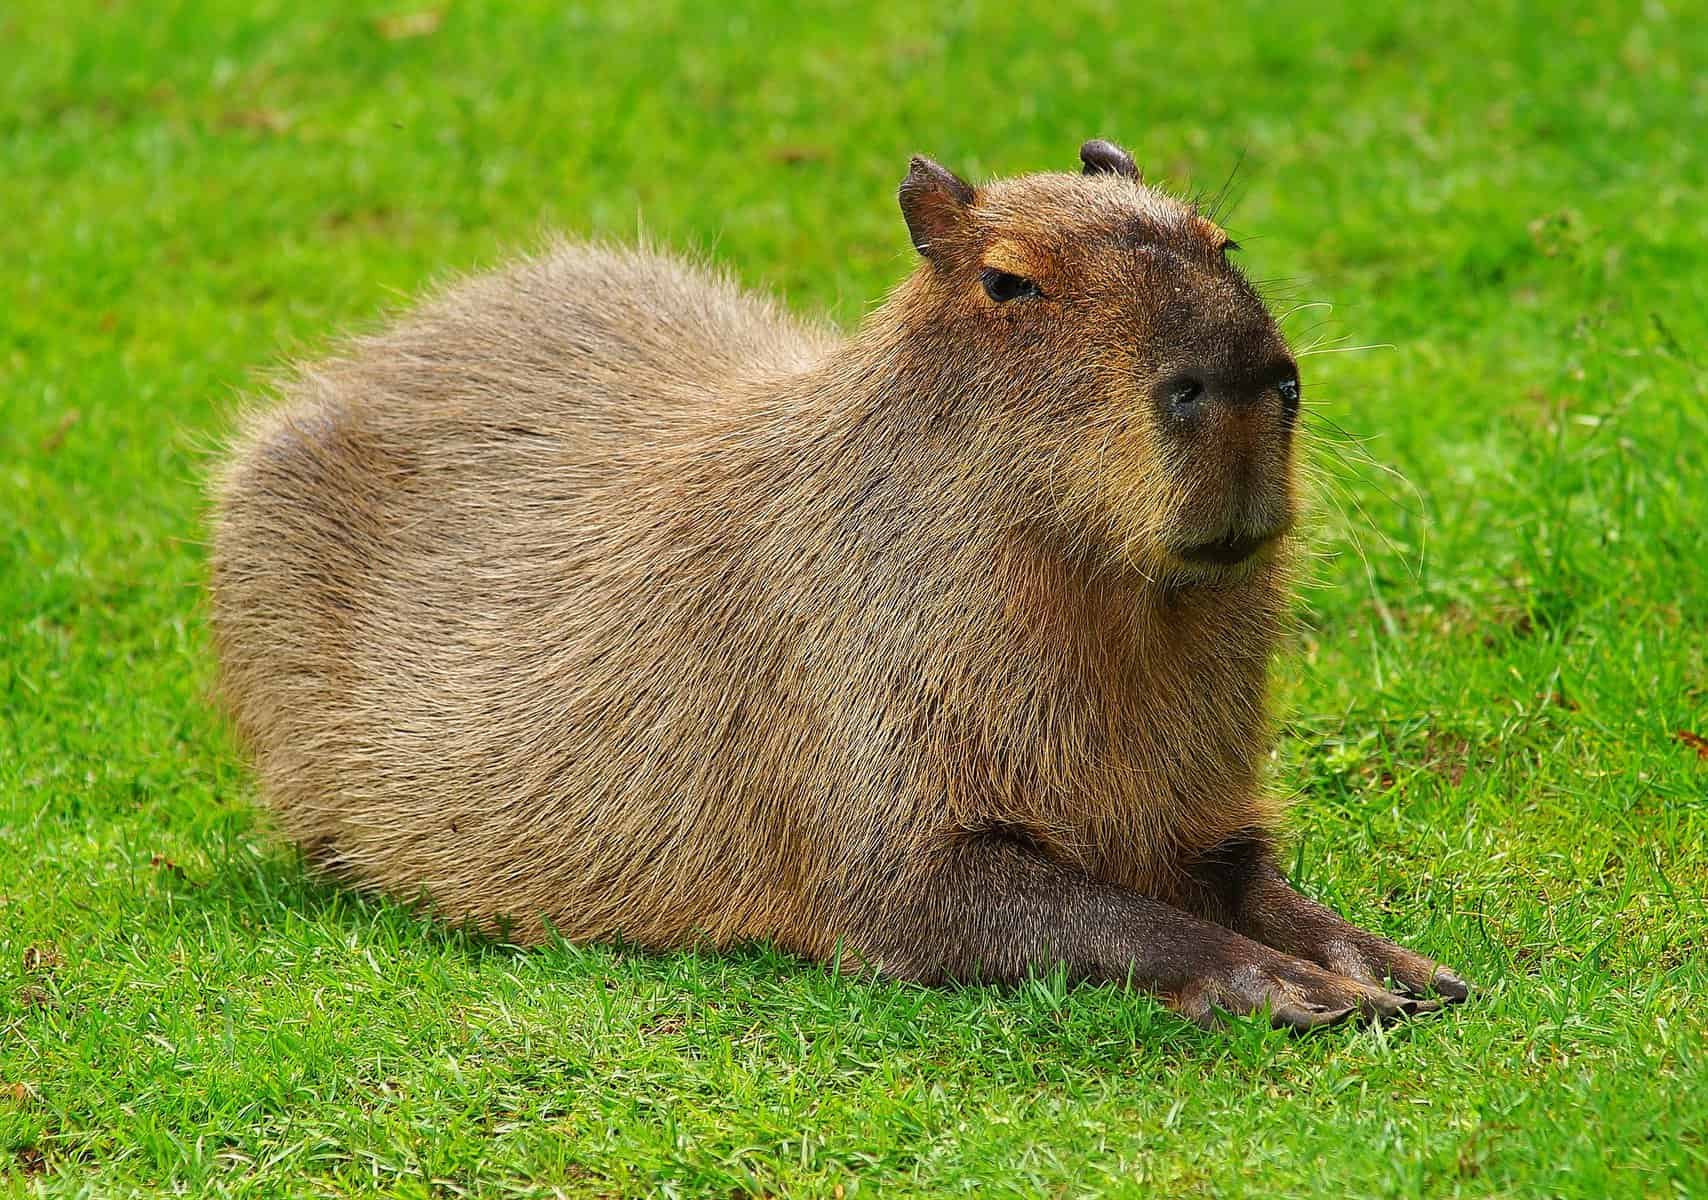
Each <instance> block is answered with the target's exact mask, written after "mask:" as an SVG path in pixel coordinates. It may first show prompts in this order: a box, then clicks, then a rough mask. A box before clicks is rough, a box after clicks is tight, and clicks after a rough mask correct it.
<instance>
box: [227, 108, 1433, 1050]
mask: <svg viewBox="0 0 1708 1200" xmlns="http://www.w3.org/2000/svg"><path fill="white" fill-rule="evenodd" d="M1080 157H1081V159H1082V162H1083V166H1084V170H1083V172H1082V173H1079V174H1040V175H1029V176H1024V177H1021V178H1017V179H1009V180H1001V181H997V182H993V183H990V184H987V185H985V186H983V187H978V188H974V187H972V186H970V185H969V184H968V183H966V182H965V181H963V180H962V179H960V178H958V177H957V176H956V175H954V174H952V173H951V172H949V171H948V170H946V169H944V168H943V167H941V166H938V165H937V164H935V163H933V162H930V161H928V160H926V159H923V158H916V159H914V160H913V163H912V166H911V168H910V169H909V171H908V174H907V178H906V179H905V180H904V181H903V183H902V185H901V190H900V200H901V208H902V213H903V215H904V217H905V218H906V222H907V226H908V229H909V231H910V233H911V235H912V241H913V245H914V247H915V248H916V249H917V250H918V251H919V253H920V255H921V256H922V257H921V261H920V264H919V267H918V269H917V270H916V271H914V273H913V274H912V275H911V276H910V277H909V278H908V279H907V280H906V281H905V282H903V283H902V284H901V286H900V287H899V288H898V289H897V290H896V292H895V294H894V295H893V296H891V298H890V299H889V301H888V302H887V303H886V304H884V305H883V306H882V307H881V308H879V309H877V310H876V311H875V312H874V313H873V314H872V315H871V317H870V318H869V319H868V320H867V321H866V322H865V323H864V324H863V325H862V327H861V328H860V330H859V332H857V333H856V334H854V335H853V336H852V337H847V338H844V337H840V336H838V335H837V334H835V333H834V332H832V331H830V330H828V329H825V328H820V327H816V326H813V325H810V324H806V323H803V322H801V321H798V320H796V319H794V318H792V317H790V316H788V315H786V314H784V313H783V312H781V311H779V309H778V308H777V307H775V306H774V305H773V304H771V303H769V302H768V301H766V300H762V299H757V298H755V297H753V296H750V295H747V294H744V293H743V292H741V291H740V290H738V289H737V288H736V287H735V286H734V285H733V284H732V283H731V282H730V281H729V280H727V279H725V278H722V277H719V276H717V275H714V274H710V273H708V272H706V271H704V270H702V269H700V268H698V267H695V266H692V265H688V264H685V263H683V262H680V261H677V260H675V259H672V258H669V257H665V256H662V255H659V254H656V253H653V252H650V251H646V250H625V249H616V248H610V247H602V246H590V245H574V244H564V245H558V246H555V247H553V248H552V249H550V250H549V251H548V252H547V253H545V254H543V255H542V256H540V257H538V258H535V259H532V260H529V261H525V262H522V263H519V264H517V265H514V266H512V267H509V268H507V269H505V270H501V271H499V272H497V273H494V274H490V275H486V276H483V277H480V278H475V279H472V280H469V281H467V282H464V283H460V284H458V285H456V286H454V287H452V288H450V289H448V290H446V291H444V292H443V293H441V294H440V295H439V296H437V297H436V298H435V299H433V300H431V301H429V302H428V303H426V304H425V305H424V306H423V307H422V308H421V309H420V310H419V311H417V312H416V313H415V314H414V315H412V316H410V317H408V318H406V319H404V320H402V321H400V322H399V323H398V324H396V325H395V326H393V327H392V328H390V329H389V330H387V331H385V332H383V333H380V334H377V335H375V336H371V337H364V338H359V339H356V340H354V341H352V342H350V343H348V344H347V345H346V346H345V347H344V348H343V349H342V350H341V351H340V352H339V353H337V354H336V355H335V356H334V357H332V358H330V359H328V360H326V361H324V362H321V363H318V364H316V365H314V366H312V367H309V368H306V369H305V370H303V371H302V372H301V373H300V375H299V376H298V377H297V378H296V380H295V382H293V383H292V384H290V386H289V388H288V394H287V396H286V399H285V402H284V403H283V405H282V406H280V407H277V408H274V409H272V410H271V411H267V412H263V413H261V414H259V415H258V416H257V417H256V418H255V419H254V420H253V421H252V422H251V423H250V425H249V426H248V428H247V429H246V431H245V432H244V433H243V435H242V436H241V438H240V439H239V442H238V445H237V447H236V449H235V451H234V452H233V453H232V454H231V456H230V459H229V461H228V462H227V463H226V465H225V468H224V470H223V472H222V473H221V474H220V476H219V479H218V481H217V485H216V492H217V496H216V512H215V516H214V550H213V580H212V590H213V625H214V632H215V637H216V641H217V646H218V651H219V658H220V667H221V683H222V688H223V692H224V695H225V698H226V700H227V701H228V703H229V706H230V709H231V711H232V713H233V715H234V718H235V721H236V725H237V728H238V731H239V734H240V736H241V738H242V740H243V742H244V743H245V744H246V746H247V747H248V749H249V751H250V752H251V753H252V754H253V756H254V759H255V762H256V764H257V765H258V767H259V770H260V775H261V787H262V791H263V794H264V796H265V798H266V801H267V803H268V805H269V806H270V808H271V810H272V812H273V813H274V814H275V816H276V818H277V821H278V823H279V825H280V826H281V827H282V828H283V831H284V832H285V833H286V834H287V835H288V836H289V837H291V838H292V839H294V840H295V841H297V842H298V843H300V844H301V845H302V846H303V847H304V848H305V849H306V851H307V853H308V855H309V856H310V857H311V859H312V860H313V861H315V862H317V863H319V864H322V865H324V866H325V867H326V868H328V869H330V870H332V871H335V872H336V873H337V874H339V875H341V876H343V877H345V878H347V879H349V880H352V881H355V882H357V883H359V884H362V885H366V886H371V887H375V888H380V889H384V890H385V891H387V892H390V893H393V894H395V895H399V896H403V897H407V898H411V899H415V898H420V897H423V896H424V897H426V898H427V899H428V901H430V903H431V904H432V905H433V906H434V907H435V908H436V910H437V911H439V912H440V913H442V914H444V915H446V916H447V917H449V918H452V919H454V920H462V921H470V922H473V923H474V924H477V925H479V926H481V927H483V928H487V929H493V930H506V931H508V933H509V935H510V936H512V937H516V938H520V939H521V940H524V941H537V940H540V939H542V938H544V937H546V936H548V931H555V932H556V933H557V934H559V935H561V936H563V937H565V938H568V939H570V940H573V941H588V940H595V939H602V938H618V937H621V938H623V939H626V940H629V941H631V942H635V943H639V944H641V945H645V946H649V947H659V948H663V947H672V946H683V945H688V944H692V943H695V942H698V941H700V940H702V939H709V940H710V941H711V942H712V943H715V944H717V945H725V944H729V943H733V942H740V941H745V940H748V939H769V940H770V941H771V942H773V943H775V944H776V945H778V946H781V947H785V948H787V949H789V950H792V951H795V952H797V953H799V954H802V955H805V956H807V957H809V958H813V959H819V960H827V959H830V958H832V957H833V956H835V955H836V954H838V953H839V952H840V953H843V954H845V955H846V956H847V957H848V958H850V959H853V960H855V961H858V962H861V963H864V964H866V965H868V966H869V967H872V968H875V969H877V970H879V971H881V972H884V973H886V974H888V975H891V976H895V977H899V978H905V979H913V980H921V981H938V980H947V979H979V980H986V981H1004V980H1014V979H1017V978H1020V977H1023V976H1025V975H1026V973H1028V972H1030V971H1034V970H1048V969H1050V968H1052V967H1053V966H1055V965H1057V964H1061V965H1063V966H1064V967H1065V968H1066V970H1067V972H1068V973H1069V975H1070V976H1072V977H1074V978H1080V979H1113V980H1125V981H1130V982H1131V983H1132V984H1133V985H1135V986H1138V987H1142V988H1145V989H1148V990H1150V991H1153V992H1155V993H1157V994H1159V995H1160V996H1162V997H1163V998H1164V999H1165V1000H1166V1001H1167V1002H1168V1003H1169V1004H1170V1005H1172V1006H1173V1007H1174V1008H1176V1009H1177V1010H1179V1011H1180V1012H1182V1013H1185V1014H1187V1015H1188V1016H1191V1017H1193V1018H1196V1019H1198V1020H1200V1021H1209V1020H1212V1019H1213V1014H1214V1013H1215V1011H1216V1010H1217V1009H1224V1010H1229V1011H1232V1012H1236V1013H1241V1012H1252V1011H1267V1012H1269V1013H1270V1014H1271V1016H1272V1018H1273V1019H1274V1020H1275V1021H1276V1022H1277V1023H1280V1024H1283V1025H1287V1026H1291V1027H1296V1028H1302V1027H1309V1026H1314V1025H1320V1024H1327V1023H1331V1022H1334V1021H1336V1020H1339V1019H1341V1018H1343V1017H1345V1016H1347V1015H1349V1014H1353V1013H1362V1014H1364V1015H1367V1016H1376V1017H1388V1016H1393V1015H1395V1014H1398V1013H1402V1012H1413V1011H1417V1010H1419V1009H1422V1008H1428V1007H1433V1006H1434V1005H1436V1004H1438V1003H1440V1002H1442V1000H1444V999H1445V1000H1455V999H1459V998H1462V997H1463V996H1464V995H1465V993H1466V987H1465V984H1464V983H1462V982H1461V981H1460V980H1459V979H1457V978H1455V977H1454V976H1453V975H1452V974H1450V973H1449V972H1447V971H1445V970H1442V969H1441V968H1439V967H1437V965H1436V964H1435V963H1433V962H1431V961H1429V960H1428V959H1426V958H1423V957H1421V956H1419V955H1417V954H1414V953H1412V952H1410V951H1407V950H1403V949H1401V948H1399V947H1397V946H1395V945H1392V944H1390V943H1389V942H1386V941H1384V940H1382V939H1381V938H1379V937H1376V936H1375V935H1373V934H1370V933H1367V932H1365V931H1363V930H1361V929H1359V928H1357V927H1355V926H1353V925H1350V924H1348V923H1347V922H1345V921H1343V920H1342V919H1341V918H1339V917H1338V916H1336V915H1335V914H1333V913H1331V912H1330V911H1328V910H1327V909H1325V908H1323V907H1321V906H1319V905H1317V904H1315V903H1313V902H1312V901H1310V900H1307V899H1305V898H1303V897H1302V896H1300V895H1299V894H1298V893H1296V892H1295V891H1294V890H1293V889H1292V888H1291V887H1290V886H1289V885H1288V883H1287V881H1286V880H1285V879H1284V878H1283V876H1282V874H1281V872H1280V871H1279V870H1278V869H1277V868H1276V866H1275V861H1274V857H1273V855H1272V852H1271V831H1272V830H1273V829H1274V827H1275V823H1276V816H1277V804H1276V801H1275V799H1274V797H1273V796H1272V795H1271V794H1270V793H1269V792H1268V791H1266V789H1265V787H1264V783H1263V780H1262V778H1261V776H1262V770H1261V764H1262V761H1263V759H1264V756H1265V754H1266V752H1267V750H1268V748H1269V745H1270V740H1271V736H1272V734H1271V729H1270V725H1269V721H1268V718H1267V716H1266V712H1265V692H1266V674H1267V669H1268V663H1269V659H1270V657H1271V654H1272V651H1273V650H1274V647H1275V643H1276V641H1277V636H1278V631H1279V629H1280V627H1281V625H1282V623H1283V620H1284V617H1285V612H1286V608H1287V604H1288V591H1289V565H1288V564H1289V557H1290V551H1289V542H1290V539H1289V530H1290V529H1291V528H1292V526H1293V523H1294V518H1295V503H1296V502H1295V482H1294V452H1293V445H1292V444H1293V433H1294V426H1295V424H1296V420H1297V416H1298V409H1299V380H1298V375H1297V370H1296V364H1295V362H1294V358H1293V356H1292V354H1291V353H1289V351H1288V348H1287V344H1286V342H1285V341H1284V340H1283V337H1282V335H1281V333H1280V331H1279V330H1278V329H1277V327H1276V323H1275V321H1274V320H1273V319H1272V318H1271V316H1270V314H1269V312H1268V311H1267V310H1266V309H1265V307H1264V305H1263V303H1262V302H1261V301H1260V299H1259V298H1258V296H1257V294H1256V293H1255V291H1254V290H1253V289H1252V287H1251V285H1250V284H1249V283H1248V282H1247V281H1246V279H1245V278H1244V276H1242V275H1241V273H1240V271H1239V270H1238V269H1237V268H1236V267H1235V266H1233V265H1231V264H1230V263H1229V261H1228V252H1229V251H1230V250H1232V249H1234V247H1233V246H1231V245H1230V243H1229V242H1228V239H1227V235H1226V234H1225V233H1224V232H1223V231H1222V230H1221V229H1219V228H1218V227H1217V226H1216V225H1215V224H1214V223H1213V222H1212V221H1211V220H1209V219H1208V218H1207V217H1205V216H1204V215H1202V214H1201V213H1199V212H1197V211H1196V210H1195V209H1194V208H1193V207H1192V206H1189V205H1187V204H1184V203H1182V202H1181V201H1178V200H1176V199H1174V198H1172V197H1170V196H1168V195H1165V194H1163V193H1162V192H1160V191H1157V190H1153V189H1151V188H1149V187H1147V186H1145V185H1144V184H1143V183H1142V182H1141V180H1140V176H1139V172H1138V170H1137V168H1136V167H1135V166H1134V165H1133V162H1132V159H1131V158H1129V157H1128V155H1127V154H1126V153H1125V152H1124V151H1122V150H1121V149H1119V148H1118V147H1116V146H1114V145H1112V144H1110V143H1108V142H1103V141H1094V142H1088V143H1087V144H1086V145H1085V146H1084V147H1083V148H1082V149H1081V152H1080Z"/></svg>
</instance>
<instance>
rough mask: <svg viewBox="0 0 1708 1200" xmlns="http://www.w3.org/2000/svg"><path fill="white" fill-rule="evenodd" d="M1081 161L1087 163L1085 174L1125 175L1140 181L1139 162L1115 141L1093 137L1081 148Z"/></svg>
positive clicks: (1134, 180) (1135, 181)
mask: <svg viewBox="0 0 1708 1200" xmlns="http://www.w3.org/2000/svg"><path fill="white" fill-rule="evenodd" d="M1079 161H1080V162H1082V163H1084V164H1085V170H1084V171H1083V172H1082V174H1085V175H1123V176H1125V177H1126V178H1128V179H1131V180H1132V181H1133V182H1134V183H1137V182H1139V164H1138V163H1136V162H1134V161H1133V156H1132V155H1131V154H1128V153H1127V152H1126V151H1125V150H1123V149H1121V147H1119V146H1117V145H1116V144H1115V143H1114V142H1106V141H1104V140H1103V139H1102V138H1092V139H1091V140H1090V141H1089V142H1087V143H1085V145H1083V146H1081V147H1080V148H1079Z"/></svg>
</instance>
